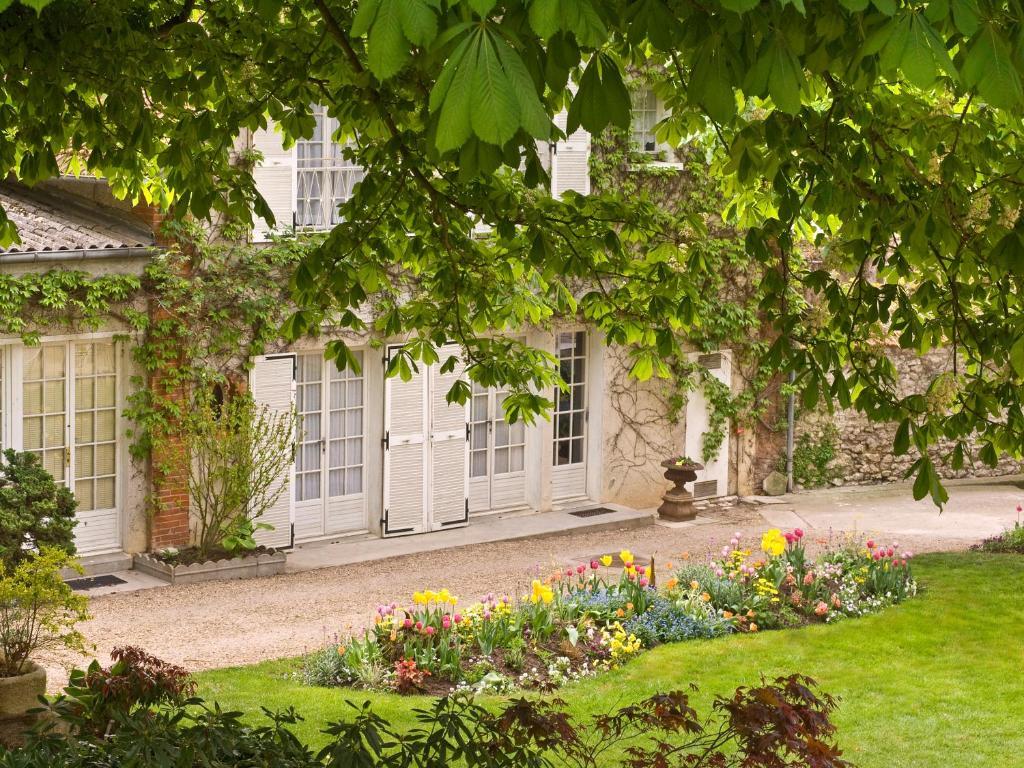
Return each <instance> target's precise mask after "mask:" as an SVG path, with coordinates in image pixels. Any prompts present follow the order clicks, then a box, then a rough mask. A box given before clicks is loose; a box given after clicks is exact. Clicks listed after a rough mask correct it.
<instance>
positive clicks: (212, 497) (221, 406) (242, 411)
mask: <svg viewBox="0 0 1024 768" xmlns="http://www.w3.org/2000/svg"><path fill="white" fill-rule="evenodd" d="M205 391H206V390H202V392H205ZM295 423H296V417H295V414H294V413H275V412H273V411H271V410H270V409H269V408H267V407H266V406H258V405H257V404H256V403H255V401H254V400H253V399H252V397H251V396H250V395H248V394H245V393H241V394H234V395H231V396H229V397H227V398H226V399H224V400H221V399H219V398H216V397H214V396H213V395H212V394H202V393H200V394H197V396H196V397H195V398H194V400H193V402H192V403H191V407H190V409H189V411H188V413H187V414H186V415H185V416H184V418H183V421H182V431H181V436H182V442H183V456H182V459H181V460H182V461H185V462H186V463H187V465H188V490H189V496H190V501H191V510H192V544H191V546H189V547H183V548H180V549H178V548H170V549H165V550H162V551H161V552H158V553H155V554H144V555H137V556H136V558H135V567H136V568H137V569H139V570H142V571H145V572H147V573H150V574H152V575H155V576H157V577H159V578H163V579H165V580H167V581H170V582H171V583H186V582H196V581H206V580H209V579H226V578H227V579H230V578H245V577H249V576H268V575H273V574H274V573H280V572H281V571H282V570H283V569H284V554H283V553H281V552H274V551H273V550H269V549H266V548H264V547H260V546H258V545H257V542H256V533H257V532H258V531H260V530H266V529H271V528H272V526H270V525H268V524H266V523H264V522H262V521H261V520H260V518H261V517H262V516H263V513H264V512H266V511H267V510H268V509H270V508H271V507H272V506H273V505H274V504H275V503H277V500H278V499H279V498H280V497H281V494H282V493H285V492H287V490H288V487H287V485H286V484H284V483H281V482H279V478H280V477H281V475H282V473H284V472H285V471H286V469H287V467H288V465H289V464H291V462H292V451H293V449H294V442H295Z"/></svg>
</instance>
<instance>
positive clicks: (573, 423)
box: [551, 331, 587, 500]
mask: <svg viewBox="0 0 1024 768" xmlns="http://www.w3.org/2000/svg"><path fill="white" fill-rule="evenodd" d="M555 354H556V356H557V357H558V367H559V372H560V373H561V376H562V379H563V380H564V381H565V383H566V385H567V389H566V390H565V391H563V390H562V389H561V388H559V389H557V390H556V391H555V415H554V439H553V445H552V463H553V464H554V466H553V468H552V470H551V496H552V499H556V500H557V499H571V498H578V497H582V496H585V495H586V493H587V334H586V333H585V332H584V331H571V332H568V333H559V334H558V335H557V336H556V337H555Z"/></svg>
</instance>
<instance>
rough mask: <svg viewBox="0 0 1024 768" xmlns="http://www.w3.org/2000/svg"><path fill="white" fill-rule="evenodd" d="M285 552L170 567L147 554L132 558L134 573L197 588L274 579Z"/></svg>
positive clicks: (285, 559)
mask: <svg viewBox="0 0 1024 768" xmlns="http://www.w3.org/2000/svg"><path fill="white" fill-rule="evenodd" d="M286 561H287V556H286V555H285V553H284V552H281V551H277V552H272V553H266V552H263V553H260V554H258V555H246V556H245V557H232V558H225V559H223V560H207V561H206V562H203V563H192V564H190V565H171V564H170V563H165V562H163V561H162V560H160V559H158V558H156V557H154V556H153V555H151V554H150V553H148V552H143V553H141V554H137V555H135V557H134V567H135V570H137V571H141V572H142V573H146V574H149V575H150V576H155V577H156V578H158V579H161V580H162V581H166V582H167V583H168V584H198V583H200V582H203V581H227V580H234V579H255V578H260V577H264V576H277V575H278V574H280V573H284V568H285V564H286Z"/></svg>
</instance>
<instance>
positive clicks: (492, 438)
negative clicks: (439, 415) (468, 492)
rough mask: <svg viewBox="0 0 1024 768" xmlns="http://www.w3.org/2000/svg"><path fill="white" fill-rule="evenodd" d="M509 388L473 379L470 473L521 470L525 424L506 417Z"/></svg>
mask: <svg viewBox="0 0 1024 768" xmlns="http://www.w3.org/2000/svg"><path fill="white" fill-rule="evenodd" d="M506 397H508V392H507V391H505V390H494V389H488V388H487V387H483V386H481V385H480V384H478V383H476V382H473V396H472V400H471V402H470V411H469V414H470V415H469V418H470V433H469V452H470V453H469V476H470V477H486V476H487V475H503V474H507V473H509V472H521V471H522V470H523V464H524V461H525V453H526V426H525V424H524V423H523V422H522V421H517V422H515V423H514V424H509V423H508V422H507V421H506V420H505V407H504V404H505V398H506Z"/></svg>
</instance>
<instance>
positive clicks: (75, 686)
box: [51, 645, 195, 736]
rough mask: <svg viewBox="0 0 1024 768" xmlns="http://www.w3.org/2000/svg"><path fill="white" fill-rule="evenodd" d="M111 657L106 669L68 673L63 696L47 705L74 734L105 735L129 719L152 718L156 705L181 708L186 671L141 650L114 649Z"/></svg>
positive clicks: (187, 692)
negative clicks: (68, 676)
mask: <svg viewBox="0 0 1024 768" xmlns="http://www.w3.org/2000/svg"><path fill="white" fill-rule="evenodd" d="M110 656H111V658H112V659H113V660H114V663H113V664H111V665H110V666H109V667H102V666H100V663H99V662H98V661H96V660H93V661H92V663H91V664H89V667H88V669H85V670H81V669H75V670H73V671H72V672H71V675H70V678H69V682H68V685H67V687H66V688H65V689H64V693H63V694H61V695H60V696H58V697H57V699H56V700H55V701H54V702H53V703H52V705H51V709H52V711H53V712H54V713H57V714H58V715H59V716H60V717H61V719H62V720H64V721H65V722H67V723H68V724H69V725H70V726H71V727H72V728H73V730H74V731H75V733H81V734H92V735H95V736H108V735H110V733H112V732H113V731H114V730H116V729H117V728H118V727H119V726H120V725H121V724H122V723H123V722H124V721H125V719H127V718H128V717H129V716H131V717H136V718H137V717H141V716H143V713H146V714H148V715H151V714H152V709H153V707H156V706H159V705H168V704H183V703H185V702H186V701H187V699H188V697H189V696H191V695H192V693H194V692H195V682H194V681H193V680H192V677H191V676H190V675H189V673H188V672H187V671H186V670H184V669H182V668H181V667H178V666H175V665H174V664H169V663H167V662H166V661H162V660H160V659H158V658H156V657H155V656H151V655H149V654H148V653H146V652H145V651H143V650H142V649H141V648H137V647H135V646H131V645H129V646H125V647H121V648H115V649H114V650H113V651H112V652H111V654H110Z"/></svg>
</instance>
